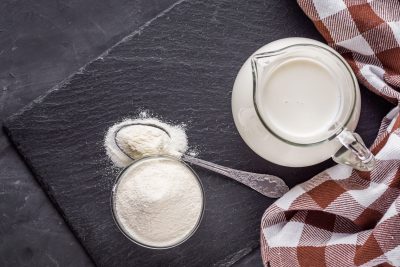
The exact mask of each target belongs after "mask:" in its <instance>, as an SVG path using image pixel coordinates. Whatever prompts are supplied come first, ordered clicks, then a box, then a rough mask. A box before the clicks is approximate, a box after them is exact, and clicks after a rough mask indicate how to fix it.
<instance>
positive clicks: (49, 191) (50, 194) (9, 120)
mask: <svg viewBox="0 0 400 267" xmlns="http://www.w3.org/2000/svg"><path fill="white" fill-rule="evenodd" d="M185 1H187V0H178V1H177V2H175V3H174V4H172V5H171V6H169V7H168V8H167V9H165V10H163V11H162V12H160V13H159V14H158V15H157V16H155V17H154V18H152V19H151V20H149V21H147V22H146V23H144V24H143V25H142V26H140V27H139V28H138V29H136V30H135V31H133V32H132V33H130V34H128V35H127V36H125V37H124V38H122V39H121V40H120V41H118V42H117V43H115V44H114V45H113V46H111V47H110V48H109V49H107V50H106V51H104V52H103V53H102V54H100V55H99V56H98V57H96V58H94V59H93V60H91V61H89V62H88V63H86V64H85V65H84V66H82V67H81V68H80V69H79V70H78V71H76V72H75V73H73V74H71V75H70V76H68V77H67V78H65V79H64V80H63V81H61V82H60V83H58V84H57V85H55V86H54V87H52V88H51V89H49V90H48V91H47V92H46V93H44V94H43V95H41V96H39V97H37V98H36V99H34V100H33V101H32V102H30V103H29V104H27V105H26V106H25V107H23V108H21V109H20V110H19V111H17V112H16V113H14V114H12V115H11V116H9V117H8V118H6V119H5V120H4V121H3V125H2V128H3V130H4V132H5V133H6V135H7V137H8V138H9V140H10V141H11V143H12V145H13V146H14V148H15V149H16V150H17V152H18V155H19V156H20V157H21V158H22V159H23V161H24V162H25V164H26V166H27V167H28V169H29V170H30V171H31V172H32V173H33V176H34V177H35V180H36V182H37V183H38V184H39V185H40V187H41V188H42V190H43V191H44V192H45V193H46V195H47V196H48V198H49V199H50V201H51V202H52V203H53V206H54V207H55V208H56V210H57V211H58V213H59V214H60V215H61V217H62V218H63V220H64V222H65V223H66V224H67V226H68V228H69V229H70V230H71V231H72V233H73V234H74V236H75V238H76V239H77V240H78V241H79V243H80V244H81V246H82V247H83V249H84V251H85V252H86V254H87V255H88V256H89V258H90V259H91V261H92V262H93V263H94V264H95V263H96V262H95V260H94V258H93V257H92V254H91V252H90V251H89V250H88V248H87V247H86V246H84V245H83V243H82V242H81V240H80V238H79V233H78V232H77V231H75V229H74V227H73V226H72V225H71V224H70V222H69V220H68V218H67V216H65V213H64V211H63V210H62V208H61V207H60V206H59V204H58V202H57V199H56V198H55V197H54V195H53V190H52V189H51V187H50V186H48V185H47V184H46V183H45V182H44V179H38V178H39V174H37V172H36V171H35V168H34V167H33V165H32V164H31V162H30V160H29V159H28V158H27V157H25V155H24V153H23V150H22V147H20V145H19V143H18V141H17V140H15V139H14V138H13V137H12V134H11V130H10V129H9V127H8V124H12V123H13V121H15V120H18V117H19V116H20V115H22V114H24V113H25V112H29V111H30V110H31V109H32V108H34V107H35V106H36V105H38V104H40V103H41V102H42V101H44V100H45V99H46V97H47V96H48V95H50V94H52V93H53V92H55V91H57V90H59V89H62V88H63V87H64V86H66V85H67V84H68V83H69V82H70V81H71V79H72V78H73V77H74V76H75V75H77V74H80V73H83V71H84V70H85V69H86V68H87V66H89V65H90V64H92V63H93V62H95V61H97V60H101V59H102V58H103V57H105V56H107V55H108V54H109V52H110V51H111V50H112V49H113V48H114V47H116V46H118V45H119V44H121V43H124V42H126V41H128V40H130V39H131V38H133V37H135V36H136V35H138V34H140V33H141V32H142V31H143V30H145V29H146V28H147V27H148V26H150V25H151V24H152V23H153V22H154V21H155V20H157V19H158V18H160V17H163V16H164V15H166V14H167V13H168V12H169V11H171V10H172V9H173V8H174V7H176V6H177V5H179V4H181V3H183V2H185ZM248 253H250V252H248ZM248 253H246V254H244V255H242V257H244V256H245V255H247V254H248ZM242 257H240V258H237V259H236V260H235V261H234V262H236V261H238V260H239V259H241V258H242ZM234 262H231V263H234Z"/></svg>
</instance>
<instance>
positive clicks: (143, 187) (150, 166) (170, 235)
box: [114, 158, 203, 247]
mask: <svg viewBox="0 0 400 267" xmlns="http://www.w3.org/2000/svg"><path fill="white" fill-rule="evenodd" d="M114 194H115V195H114V209H115V210H114V211H115V216H116V219H117V221H118V222H119V225H120V226H121V228H122V229H124V231H125V232H126V234H128V235H129V236H130V237H131V238H133V239H134V240H136V241H138V242H140V243H142V244H145V245H148V246H153V247H168V246H173V245H175V244H178V243H180V242H181V241H183V240H184V239H185V238H186V237H188V235H189V234H190V233H191V232H192V231H193V230H194V228H195V227H196V225H197V224H198V222H199V220H200V217H201V214H202V207H203V194H202V190H201V186H200V184H199V182H198V180H197V178H196V176H194V174H193V173H192V172H191V170H190V169H189V168H188V167H186V166H185V165H184V164H183V163H180V162H179V161H175V160H171V159H168V158H164V159H159V158H151V159H146V160H143V161H142V162H138V163H137V165H132V166H131V167H129V168H128V169H127V170H126V171H125V173H124V174H123V175H122V176H121V178H120V180H119V183H118V185H117V187H116V189H115V192H114Z"/></svg>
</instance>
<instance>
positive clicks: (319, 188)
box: [261, 0, 400, 267]
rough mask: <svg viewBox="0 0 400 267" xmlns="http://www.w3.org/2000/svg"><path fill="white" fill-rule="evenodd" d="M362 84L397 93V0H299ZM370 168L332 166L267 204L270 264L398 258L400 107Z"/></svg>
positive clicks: (265, 250)
mask: <svg viewBox="0 0 400 267" xmlns="http://www.w3.org/2000/svg"><path fill="white" fill-rule="evenodd" d="M298 3H299V5H300V6H301V8H302V9H303V10H304V12H305V13H306V14H307V15H308V16H309V17H310V19H312V21H313V22H314V24H315V26H316V27H317V29H318V30H319V31H320V32H321V34H322V35H323V36H324V38H325V39H326V41H327V42H328V44H329V45H331V46H332V47H333V48H335V49H336V50H337V51H338V52H339V53H341V54H342V55H343V57H344V58H345V59H346V60H347V61H348V62H349V64H350V65H351V67H352V68H353V70H354V72H355V73H356V75H357V77H358V79H359V81H360V82H361V83H362V84H364V85H365V86H366V87H367V88H369V89H370V90H372V91H373V92H375V93H377V94H378V95H381V96H383V97H385V98H386V99H388V100H389V101H391V102H393V103H397V102H398V100H399V99H400V93H399V91H400V1H398V0H298ZM371 150H372V152H373V153H374V154H375V156H376V159H377V166H376V167H375V168H374V170H372V171H371V172H361V171H356V170H353V169H352V168H350V167H348V166H344V165H337V166H334V167H332V168H330V169H328V170H326V171H324V172H322V173H320V174H318V175H317V176H315V177H314V178H312V179H311V180H309V181H307V182H305V183H303V184H300V185H297V186H296V187H294V188H293V189H292V190H290V191H289V192H288V193H287V194H286V195H284V196H283V197H282V198H280V199H279V200H277V201H276V202H275V203H274V204H273V205H272V206H270V207H269V208H268V209H267V211H266V212H265V214H264V216H263V218H262V222H261V253H262V257H263V262H264V264H265V265H266V266H267V265H268V264H270V265H271V266H288V267H296V266H307V267H309V266H335V267H336V266H338V267H341V266H378V265H379V266H400V117H399V108H398V107H396V108H395V109H394V110H392V111H391V112H390V113H389V114H388V115H387V116H386V117H385V118H384V119H383V121H382V125H381V128H380V131H379V133H378V137H377V138H376V140H375V142H374V144H373V145H372V147H371Z"/></svg>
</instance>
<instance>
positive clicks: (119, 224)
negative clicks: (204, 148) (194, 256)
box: [111, 156, 205, 249]
mask: <svg viewBox="0 0 400 267" xmlns="http://www.w3.org/2000/svg"><path fill="white" fill-rule="evenodd" d="M157 159H160V160H168V161H174V162H176V163H179V164H182V166H184V167H185V168H187V169H188V170H189V171H190V172H191V173H192V174H193V177H195V178H196V181H197V183H198V186H199V189H200V191H201V201H202V204H201V211H200V215H199V217H198V219H197V222H196V224H195V225H194V227H193V229H192V230H191V231H190V232H189V233H188V234H187V235H186V236H185V237H183V238H182V239H179V240H178V241H177V242H176V243H174V244H172V245H168V246H156V245H150V244H145V243H143V242H140V241H139V240H137V239H135V237H134V236H133V235H131V234H130V233H129V231H128V230H126V229H125V227H124V225H123V223H122V222H121V221H120V220H119V218H118V217H119V216H118V215H117V211H116V195H117V191H118V186H119V184H120V182H121V181H122V179H123V178H124V175H125V174H126V173H127V171H128V170H132V168H136V167H137V166H139V165H140V164H142V163H144V162H146V161H152V160H157ZM204 199H205V197H204V188H203V184H202V183H201V181H200V179H199V176H198V175H197V174H196V172H195V171H194V170H193V169H192V168H191V167H190V166H189V165H187V164H186V163H185V162H184V161H183V160H181V159H178V158H174V157H171V156H150V157H144V158H141V159H138V160H135V161H134V162H133V163H132V164H131V165H129V166H127V167H126V168H125V169H123V170H122V171H121V172H120V173H119V175H118V177H117V179H116V181H115V184H114V186H113V189H112V193H111V210H112V216H113V219H114V221H115V224H116V225H117V227H118V229H119V230H120V231H121V233H122V234H123V235H125V237H127V238H128V239H129V240H130V241H132V242H133V243H135V244H137V245H139V246H142V247H145V248H149V249H169V248H173V247H176V246H178V245H180V244H182V243H184V242H185V241H187V240H188V239H189V238H190V237H192V236H193V234H194V233H195V232H196V230H197V229H198V227H199V225H200V223H201V220H202V219H203V214H204Z"/></svg>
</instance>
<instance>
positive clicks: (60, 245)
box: [0, 0, 175, 267]
mask: <svg viewBox="0 0 400 267" xmlns="http://www.w3.org/2000/svg"><path fill="white" fill-rule="evenodd" d="M173 2H175V0H131V1H126V0H79V1H77V0H62V1H61V0H55V1H52V0H35V1H28V0H2V1H0V121H2V120H3V119H5V118H6V117H8V116H9V115H11V114H12V113H14V112H16V111H17V110H18V109H20V108H22V107H23V106H24V105H26V104H28V103H29V102H31V101H32V100H33V99H35V98H36V97H38V96H39V95H41V94H43V93H45V92H46V91H47V90H49V89H50V88H51V87H53V86H54V85H55V84H57V83H58V82H60V81H61V80H63V79H65V78H66V77H67V76H69V75H70V74H72V73H73V72H75V71H77V70H78V69H79V68H80V67H81V66H83V65H84V64H86V63H87V62H88V61H89V60H91V59H93V58H94V57H97V56H98V55H99V54H100V53H102V52H103V51H104V50H106V49H107V48H109V47H110V46H111V45H113V44H115V43H116V42H117V41H119V40H120V39H121V38H122V37H123V36H124V35H126V34H128V33H129V32H131V31H133V30H135V29H136V28H137V27H139V26H140V25H142V24H143V23H145V22H146V21H148V20H150V19H151V18H153V17H154V16H155V15H156V14H158V13H159V12H161V11H162V10H164V9H165V8H167V7H168V6H169V5H171V4H172V3H173ZM90 265H91V262H90V261H89V258H88V256H87V255H86V253H85V252H84V251H83V249H82V247H81V245H80V244H79V243H78V242H77V241H76V239H75V237H74V236H73V235H72V233H71V231H70V230H69V229H68V228H67V227H66V225H65V223H64V221H63V220H62V218H61V217H60V215H59V214H58V213H57V212H56V211H55V209H54V207H53V205H51V202H50V201H49V200H48V198H47V197H46V195H45V194H44V192H43V191H42V189H41V188H39V186H38V184H37V182H36V181H35V180H34V178H33V176H32V174H31V173H30V172H29V171H28V170H27V168H26V167H25V164H24V163H23V161H22V160H21V159H20V157H19V156H18V155H17V153H16V151H15V150H14V148H13V147H12V146H11V144H10V143H9V141H8V139H7V138H6V136H5V134H4V133H3V131H1V130H0V266H2V267H3V266H4V267H5V266H7V267H8V266H18V267H19V266H74V267H75V266H76V267H79V266H90Z"/></svg>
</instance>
